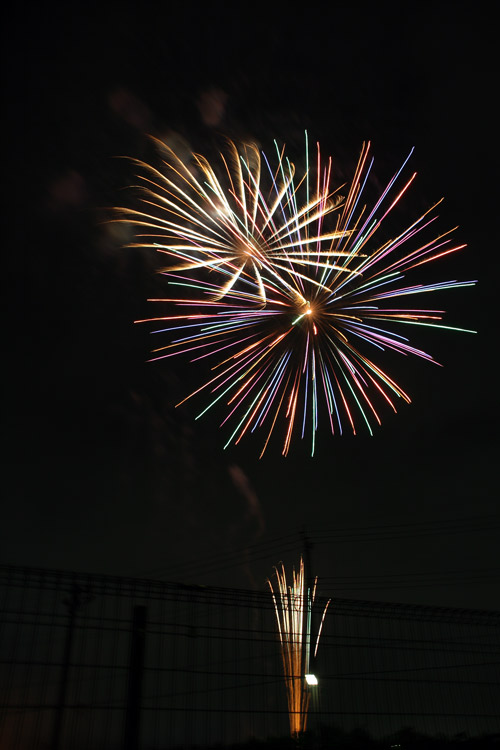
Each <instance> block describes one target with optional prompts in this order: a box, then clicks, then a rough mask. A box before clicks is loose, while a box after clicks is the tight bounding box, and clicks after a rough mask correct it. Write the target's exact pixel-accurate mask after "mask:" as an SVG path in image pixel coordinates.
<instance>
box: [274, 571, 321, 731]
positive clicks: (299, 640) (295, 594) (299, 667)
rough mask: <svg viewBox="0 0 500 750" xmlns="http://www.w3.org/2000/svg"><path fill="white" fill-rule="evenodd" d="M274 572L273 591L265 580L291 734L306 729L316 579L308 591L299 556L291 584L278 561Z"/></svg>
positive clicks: (315, 648)
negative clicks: (273, 619) (277, 641)
mask: <svg viewBox="0 0 500 750" xmlns="http://www.w3.org/2000/svg"><path fill="white" fill-rule="evenodd" d="M275 572H276V578H277V579H278V585H277V592H276V593H275V591H274V589H273V585H272V583H271V581H270V580H269V579H268V584H269V587H270V589H271V594H272V597H273V602H274V608H275V612H276V621H277V624H278V634H279V639H280V645H281V658H282V661H283V673H284V677H285V686H286V693H287V700H288V717H289V721H290V733H291V735H292V737H293V736H297V735H298V734H299V733H300V732H305V731H306V728H307V712H308V709H309V701H310V697H311V693H310V688H309V685H308V684H307V683H306V675H308V674H309V662H310V653H311V620H312V606H313V604H314V599H315V595H316V583H317V580H318V579H317V578H315V579H314V584H313V587H312V590H311V589H310V588H309V587H308V586H307V585H306V580H305V571H304V561H303V559H302V557H301V558H300V567H299V571H298V573H296V572H295V569H294V570H293V573H292V579H293V585H292V586H288V585H287V580H286V573H285V567H284V565H283V564H281V572H280V571H279V570H278V568H275ZM330 601H331V600H330V599H329V600H328V601H327V603H326V605H325V609H324V610H323V614H322V617H321V622H320V626H319V629H318V635H317V637H316V643H315V647H314V652H313V658H314V657H315V656H316V653H317V651H318V645H319V639H320V636H321V631H322V628H323V622H324V620H325V615H326V611H327V609H328V605H329V604H330Z"/></svg>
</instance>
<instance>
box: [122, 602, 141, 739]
mask: <svg viewBox="0 0 500 750" xmlns="http://www.w3.org/2000/svg"><path fill="white" fill-rule="evenodd" d="M145 640H146V607H145V606H142V605H138V606H135V607H134V610H133V619H132V634H131V639H130V661H129V673H128V693H127V709H126V714H125V742H124V745H123V746H124V750H139V731H140V713H141V695H142V677H143V671H144V647H145Z"/></svg>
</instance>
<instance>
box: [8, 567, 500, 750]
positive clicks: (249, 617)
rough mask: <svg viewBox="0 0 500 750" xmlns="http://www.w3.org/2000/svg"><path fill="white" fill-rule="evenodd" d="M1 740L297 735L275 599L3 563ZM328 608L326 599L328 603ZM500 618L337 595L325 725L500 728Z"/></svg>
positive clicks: (176, 741)
mask: <svg viewBox="0 0 500 750" xmlns="http://www.w3.org/2000/svg"><path fill="white" fill-rule="evenodd" d="M0 607H1V615H0V617H1V619H0V711H1V714H0V747H1V748H2V749H3V748H9V750H10V748H12V749H13V750H14V749H15V750H28V749H29V750H34V749H35V748H50V750H83V748H89V749H91V750H99V749H100V748H103V749H104V748H106V750H112V749H113V748H120V749H122V748H124V749H125V750H166V749H167V748H177V747H179V748H180V747H183V748H186V747H193V746H198V747H208V746H210V745H215V744H217V743H219V744H222V745H228V746H234V745H235V744H237V743H244V742H246V741H248V740H249V739H250V738H251V737H254V738H259V739H261V740H264V739H267V738H270V737H280V736H282V737H285V736H286V735H287V733H288V726H289V725H288V714H287V703H286V694H285V689H284V678H283V674H282V666H281V657H280V650H279V643H278V639H277V634H276V626H275V615H274V608H273V603H272V599H271V596H270V593H269V592H267V591H265V592H249V591H241V590H230V589H222V588H213V587H211V588H205V587H197V586H183V585H180V584H172V583H164V582H161V581H146V580H139V579H130V578H118V577H111V576H97V575H83V574H75V573H67V572H60V571H50V570H35V569H28V568H19V567H0ZM319 607H320V609H321V602H319ZM499 635H500V613H496V612H478V611H471V610H451V609H437V608H431V607H411V606H407V605H394V604H382V603H374V602H363V601H355V600H348V599H334V601H333V602H332V604H331V605H330V609H329V612H328V615H327V619H326V621H325V625H324V629H323V633H322V640H321V643H320V648H319V653H318V658H317V660H316V663H315V664H314V670H315V673H316V674H317V676H318V679H319V684H318V686H315V687H314V688H311V690H312V692H311V703H310V710H309V727H310V730H311V733H313V734H314V733H317V734H319V733H320V731H325V728H328V727H338V728H341V729H342V730H343V731H350V730H353V729H355V728H356V727H363V728H364V729H365V730H366V731H367V732H370V733H371V734H372V735H373V736H375V737H381V736H383V735H390V734H391V733H392V732H395V731H397V730H398V729H400V728H401V727H413V728H414V729H415V730H416V731H419V732H424V733H428V734H433V735H435V734H438V733H444V734H446V735H449V736H453V735H456V734H459V733H466V734H468V735H470V736H480V735H483V734H493V733H495V732H498V733H500V718H499V710H498V707H499V706H500V681H499V678H498V675H499V674H500V637H499Z"/></svg>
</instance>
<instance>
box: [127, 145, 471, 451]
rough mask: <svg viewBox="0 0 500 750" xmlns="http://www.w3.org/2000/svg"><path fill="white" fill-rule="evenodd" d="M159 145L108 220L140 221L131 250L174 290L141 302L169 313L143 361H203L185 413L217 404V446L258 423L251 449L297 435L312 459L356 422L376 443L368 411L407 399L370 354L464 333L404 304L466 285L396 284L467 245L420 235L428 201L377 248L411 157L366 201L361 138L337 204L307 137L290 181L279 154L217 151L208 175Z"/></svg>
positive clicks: (412, 350)
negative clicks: (162, 257) (205, 368)
mask: <svg viewBox="0 0 500 750" xmlns="http://www.w3.org/2000/svg"><path fill="white" fill-rule="evenodd" d="M161 148H162V153H163V154H164V155H166V156H165V161H164V165H163V168H164V172H165V174H164V173H162V172H160V171H159V170H157V169H155V168H153V167H149V166H148V165H143V164H142V165H141V168H142V169H143V170H145V176H143V200H144V204H145V205H146V206H148V208H147V210H141V209H120V211H121V217H120V219H118V220H121V221H127V222H130V223H132V224H134V225H136V226H137V228H138V232H140V233H141V236H138V237H137V239H138V240H139V241H138V242H134V243H133V246H138V247H154V248H156V249H157V250H159V251H160V252H161V253H163V254H166V255H167V256H169V257H170V258H171V260H172V265H171V266H170V267H169V268H167V269H165V271H164V272H165V275H166V279H167V283H168V285H169V287H170V288H171V289H172V293H171V295H169V296H167V297H165V298H161V299H155V300H152V301H154V302H155V303H157V304H162V305H164V306H166V312H167V313H168V314H167V315H165V316H156V317H152V318H149V319H148V322H154V323H156V324H158V328H157V330H156V331H153V333H155V334H160V333H161V334H168V337H169V341H168V343H167V344H165V345H161V346H158V347H156V348H154V349H153V352H152V357H151V359H152V360H160V359H163V358H168V357H171V356H177V355H181V354H184V355H186V356H189V357H190V359H191V360H192V361H194V360H199V359H206V358H209V359H210V360H211V361H212V376H211V377H209V379H208V380H207V381H206V382H204V383H202V384H201V385H200V387H199V388H197V389H196V390H195V391H194V393H192V394H190V395H188V396H187V398H191V396H194V395H195V394H200V393H202V392H205V393H206V394H208V399H207V400H208V403H207V405H206V406H205V407H204V408H203V410H202V411H201V413H200V414H199V415H198V417H200V416H201V415H202V414H205V413H206V412H207V411H208V410H209V409H211V408H212V407H213V406H214V405H215V404H220V403H221V402H223V403H224V402H225V403H226V405H227V406H228V407H229V410H228V411H227V412H226V415H225V417H224V419H223V422H222V424H224V425H227V426H228V429H229V435H230V436H229V439H228V440H227V442H226V444H225V447H227V446H228V445H229V444H230V443H231V442H233V441H234V442H235V443H238V442H239V441H240V440H241V439H242V437H243V436H244V435H246V434H248V433H253V432H255V431H256V430H260V429H263V430H267V434H265V436H264V447H263V450H262V453H261V455H262V454H263V453H264V451H265V450H266V448H267V446H268V444H269V441H270V439H271V435H272V434H273V432H274V431H275V430H276V426H277V425H278V424H279V423H280V422H282V423H284V427H285V429H284V439H283V449H282V453H283V455H286V454H287V453H288V452H289V449H290V446H291V443H292V439H293V435H294V434H295V431H296V430H297V431H298V432H299V434H300V436H301V438H304V437H306V436H309V437H310V441H311V454H314V450H315V445H316V432H317V430H318V429H319V426H320V424H321V423H322V421H325V422H326V423H327V424H329V426H330V430H331V432H332V433H333V434H336V433H338V434H342V433H343V432H344V427H345V423H346V422H347V423H348V424H349V426H350V428H351V430H352V432H353V433H354V434H356V431H357V428H356V425H357V424H358V423H364V425H365V426H366V429H367V430H368V432H369V433H370V434H373V427H372V426H373V424H380V423H381V416H380V414H379V410H380V406H379V403H380V404H385V405H388V406H389V407H390V408H391V409H392V410H393V411H396V408H397V407H396V404H397V401H398V400H401V401H403V402H407V403H409V402H410V397H409V395H408V394H407V393H405V391H404V390H403V388H402V387H401V386H400V385H398V384H397V383H396V381H395V380H394V379H393V378H392V377H390V376H389V374H388V373H387V372H385V370H384V369H383V368H382V367H381V366H380V364H379V362H378V360H377V361H375V357H377V354H378V355H380V356H381V355H383V353H384V352H386V351H393V352H397V353H399V354H402V355H404V356H409V355H410V356H415V357H418V358H421V359H424V360H427V361H429V362H435V360H434V359H433V357H432V356H431V355H430V354H428V353H426V352H425V351H423V350H422V349H420V348H418V347H415V346H413V345H412V344H411V343H410V340H409V339H408V337H407V336H405V335H404V334H405V328H406V330H411V329H409V328H408V326H420V327H423V328H425V327H429V328H442V329H447V330H451V331H466V330H467V329H462V328H458V327H454V326H448V325H445V324H443V323H441V322H440V321H442V320H443V316H444V311H443V310H436V309H426V308H423V307H422V308H417V307H415V306H411V307H404V306H403V304H404V303H403V304H402V300H403V299H404V300H408V299H411V298H413V297H414V296H415V295H421V294H425V293H433V292H443V291H445V290H451V289H459V288H462V287H467V286H472V285H473V284H475V281H458V280H454V279H452V280H449V281H439V282H437V283H408V282H407V281H406V275H407V274H408V273H409V272H414V270H415V269H416V268H418V267H420V266H422V265H423V264H428V263H431V262H433V261H437V260H439V259H442V258H444V257H445V256H448V255H450V254H453V253H455V252H458V251H460V250H461V249H463V247H465V246H464V245H463V244H457V243H454V242H453V241H452V232H453V231H454V230H450V231H445V232H440V233H438V234H436V235H434V236H432V235H431V238H430V239H429V237H428V235H427V233H428V232H429V231H431V232H434V231H435V230H434V225H435V222H436V221H437V218H438V217H437V215H435V214H434V213H433V212H434V211H435V210H436V208H437V206H438V205H439V204H440V203H441V201H439V203H436V204H435V205H434V206H432V207H431V208H430V209H428V210H426V211H424V212H423V213H422V214H421V215H420V216H418V217H417V219H415V220H413V221H412V222H411V224H410V225H409V226H406V227H404V228H403V229H402V230H399V231H397V232H396V234H395V236H394V237H393V239H388V240H387V239H383V240H382V241H380V242H378V241H377V237H378V236H379V235H380V231H381V227H385V226H387V224H388V221H389V218H391V221H394V220H395V213H394V211H395V208H396V206H398V204H399V202H400V201H401V199H402V198H403V197H404V196H405V195H406V193H407V191H408V190H409V188H410V186H411V185H412V184H413V183H414V180H415V174H412V175H411V176H410V177H409V178H405V177H404V170H405V168H406V166H407V162H408V160H409V159H410V157H411V152H410V154H409V155H408V157H407V158H406V159H405V161H404V163H403V165H402V166H401V167H400V168H399V169H398V170H397V171H396V172H395V174H394V175H393V177H392V178H391V179H390V180H389V182H388V183H387V186H386V187H385V189H384V190H383V191H382V192H381V194H380V196H379V197H378V198H377V199H376V201H375V203H374V205H373V206H371V207H368V206H367V205H365V204H364V203H363V200H364V198H363V191H364V190H365V189H366V186H367V181H368V175H369V174H370V172H371V170H372V168H373V158H371V156H370V144H369V143H367V144H364V145H363V148H362V151H361V154H360V157H359V161H358V164H357V167H356V169H355V172H354V176H353V179H352V182H351V183H350V185H349V186H347V187H346V189H345V193H346V195H345V197H344V198H341V197H340V193H339V190H335V189H334V188H333V187H332V180H333V177H332V175H333V168H332V163H331V160H328V161H327V163H326V164H323V162H322V158H321V154H320V149H319V146H318V147H317V152H316V159H315V160H313V159H311V160H309V154H308V145H307V139H306V155H307V158H306V169H305V172H304V173H303V174H302V175H301V176H299V177H297V176H296V170H295V167H294V165H293V164H291V163H290V162H289V160H288V159H287V157H286V156H285V150H284V147H282V148H281V149H280V148H279V147H278V145H276V154H277V163H276V164H275V165H274V166H273V165H272V161H271V160H270V159H268V158H267V157H266V155H265V154H262V155H261V154H260V153H259V150H258V149H257V147H255V146H245V147H242V148H241V149H237V147H236V146H235V145H234V144H232V143H229V144H228V156H227V157H226V156H225V155H224V154H222V155H221V161H222V165H223V167H222V175H221V176H220V177H219V176H218V175H217V174H216V171H215V168H214V167H212V166H211V165H210V164H209V163H208V161H207V160H206V159H205V158H204V157H201V156H198V155H193V156H192V163H189V164H187V163H184V162H183V161H182V160H181V159H180V158H179V157H177V156H176V155H175V154H174V152H173V151H171V150H170V149H169V148H168V147H166V146H164V145H163V144H161ZM400 181H401V184H400ZM142 233H143V234H142ZM377 233H378V234H377ZM175 289H180V290H181V291H179V294H178V295H177V294H176V293H175ZM393 304H394V306H392V305H393ZM138 322H146V321H138ZM162 324H163V325H162ZM468 332H472V331H468ZM436 364H438V363H436ZM185 400H186V399H184V401H185ZM320 402H323V407H324V408H323V409H322V408H321V404H320ZM181 403H183V402H181ZM324 411H326V415H327V418H326V419H325V420H324V416H325V415H324V414H323V412H324ZM230 422H232V426H230V424H229V423H230Z"/></svg>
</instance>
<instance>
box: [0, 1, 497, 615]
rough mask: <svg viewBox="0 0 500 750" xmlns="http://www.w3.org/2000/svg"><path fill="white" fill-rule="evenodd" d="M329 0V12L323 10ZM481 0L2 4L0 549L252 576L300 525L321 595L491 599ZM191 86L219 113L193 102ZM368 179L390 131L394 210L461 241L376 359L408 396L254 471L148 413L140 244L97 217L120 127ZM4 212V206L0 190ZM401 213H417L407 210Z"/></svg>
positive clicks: (164, 393) (124, 149)
mask: <svg viewBox="0 0 500 750" xmlns="http://www.w3.org/2000/svg"><path fill="white" fill-rule="evenodd" d="M346 5H348V7H346ZM492 12H493V11H492V10H491V6H490V4H489V3H481V2H479V3H474V4H470V3H462V2H451V3H446V2H435V3H432V4H427V3H425V4H422V3H406V4H393V3H384V2H382V3H377V4H373V3H357V2H353V3H349V4H346V3H334V2H333V3H328V4H327V6H325V7H323V5H322V4H312V5H311V4H309V5H306V6H304V7H302V8H301V9H300V10H298V11H297V10H294V11H292V10H291V6H287V5H285V4H277V3H269V4H268V5H267V7H266V8H265V12H264V10H256V9H255V8H254V7H253V6H252V5H248V6H243V5H242V6H239V5H238V4H230V3H189V2H186V3H184V4H179V6H178V7H176V6H175V5H174V4H171V3H163V4H160V3H143V4H133V5H129V4H127V3H121V4H119V5H118V4H116V5H115V4H104V6H103V7H101V8H99V10H97V9H94V6H92V5H90V6H88V5H85V4H82V5H79V4H75V5H73V4H71V5H70V4H68V5H66V6H65V8H64V9H61V8H60V7H59V6H55V5H52V4H51V3H47V4H42V5H40V6H38V5H35V4H33V5H31V4H27V5H23V7H22V8H21V9H18V10H17V11H15V12H14V11H10V14H9V16H8V19H7V21H8V22H7V23H6V24H5V28H4V31H3V35H4V37H5V38H4V42H3V55H4V63H3V71H4V97H3V98H4V102H5V104H6V109H7V115H6V119H7V123H8V125H9V130H8V135H7V137H4V138H5V139H4V152H5V153H4V164H5V165H6V167H5V169H4V181H7V175H9V177H8V182H7V184H5V187H6V194H7V195H8V198H9V199H10V200H8V202H7V203H6V205H7V206H8V210H7V212H6V214H5V216H4V237H3V240H4V241H3V248H4V250H3V256H4V268H5V270H6V273H5V276H4V278H5V279H6V281H7V283H6V300H7V311H6V315H4V321H5V323H6V325H5V327H4V336H3V350H4V363H5V364H4V368H3V369H4V375H5V386H4V388H3V397H4V407H3V414H4V419H3V424H4V428H5V429H4V437H5V445H4V449H3V452H2V458H3V468H2V474H3V477H4V481H3V484H4V487H5V490H6V491H5V493H4V498H3V500H2V505H1V515H0V562H4V563H12V564H21V565H34V566H40V567H52V568H64V569H73V570H80V571H89V572H100V573H116V574H124V575H144V576H147V575H159V576H161V577H163V578H166V579H170V580H186V581H195V582H200V583H206V584H209V583H210V584H217V585H221V586H239V587H244V588H247V587H256V588H262V586H263V585H264V581H265V578H266V577H267V576H268V575H270V574H271V572H272V565H273V564H275V563H278V562H279V561H280V560H283V561H284V562H285V563H286V564H287V566H288V565H290V566H291V565H292V564H293V563H295V562H296V561H297V560H298V556H299V554H300V551H301V544H302V542H301V532H302V531H303V530H305V532H306V535H307V538H308V539H309V540H310V542H311V543H312V545H313V546H312V549H311V557H312V561H313V567H314V572H315V573H317V574H318V575H319V577H320V581H321V582H323V591H324V592H325V593H327V592H328V593H330V592H332V593H333V594H334V595H335V593H337V595H339V596H348V597H349V596H350V597H353V598H373V599H379V600H386V601H402V602H403V601H405V602H420V603H424V604H425V603H427V604H435V605H446V606H458V607H479V608H486V609H487V608H491V609H495V608H498V607H499V606H500V595H499V591H500V586H499V585H498V583H499V580H500V576H499V573H500V565H499V559H498V551H497V548H498V545H499V531H498V530H499V519H500V514H499V513H498V506H497V504H498V499H497V495H498V490H497V466H498V458H497V453H498V441H497V416H498V398H497V393H496V383H497V380H498V377H497V372H498V368H497V367H496V365H495V362H496V349H497V341H498V335H497V325H496V323H497V320H496V315H497V311H496V299H497V289H496V279H497V278H498V275H497V271H498V262H497V255H498V248H497V241H496V239H495V237H496V236H497V234H498V232H497V229H496V213H497V210H498V201H497V195H498V194H497V190H496V184H497V174H498V159H497V154H496V142H495V137H496V131H497V119H498V115H497V112H496V109H497V108H496V96H495V89H496V85H497V80H496V75H495V64H496V55H495V47H496V44H497V40H496V39H495V37H494V33H493V28H494V25H495V24H494V21H493V18H492V17H491V16H492ZM214 102H215V103H218V104H220V105H221V106H220V108H219V109H217V108H214ZM305 129H308V131H309V132H310V133H311V134H312V136H313V137H314V138H317V139H318V140H319V141H320V142H321V144H322V148H323V151H324V152H325V153H331V154H332V155H333V156H334V157H335V158H336V159H338V161H339V163H344V164H345V165H346V169H349V168H350V167H351V165H352V163H353V162H354V161H355V160H356V158H357V155H358V152H359V149H360V147H361V143H362V141H363V140H365V139H370V140H371V141H372V143H373V152H374V154H375V157H376V165H377V166H378V168H379V169H380V170H381V172H382V173H383V175H384V176H387V175H389V172H390V171H391V170H392V171H394V168H395V167H397V166H399V164H400V163H401V162H402V160H403V159H404V157H405V156H406V154H407V153H408V151H409V149H410V148H411V146H415V148H416V150H415V155H414V159H413V163H414V167H415V169H417V171H418V173H419V177H418V180H417V184H416V187H415V188H414V189H413V190H414V197H413V198H412V200H414V201H415V205H416V206H417V207H420V206H424V205H425V206H427V205H430V204H431V203H432V202H434V201H436V200H438V199H439V198H441V197H442V196H443V195H444V196H445V198H446V200H445V203H444V205H443V207H442V210H440V215H441V217H442V218H441V224H440V225H441V227H443V225H444V226H445V228H448V227H451V226H455V225H459V229H458V230H457V237H459V238H460V239H461V240H463V241H464V242H466V243H467V244H468V248H467V249H466V250H465V251H464V252H463V253H462V254H461V255H460V256H456V257H454V258H452V259H450V260H448V261H446V263H443V264H442V265H440V266H439V267H436V268H435V271H434V273H435V274H436V278H438V279H449V278H457V279H478V280H479V283H478V285H477V287H475V288H474V289H464V290H458V291H455V292H449V293H448V294H447V295H446V296H445V298H444V300H443V302H442V304H444V306H445V307H446V309H447V310H449V316H448V318H447V321H449V322H450V324H452V325H453V324H455V325H458V326H463V327H465V328H472V329H476V330H478V334H477V335H475V336H471V335H466V334H455V333H450V332H441V333H440V334H439V335H434V334H430V335H428V336H423V335H422V337H421V338H420V339H418V337H417V339H416V340H418V342H419V343H422V345H423V346H424V348H426V349H427V350H428V351H430V352H431V353H432V354H433V355H434V356H435V357H436V358H437V359H438V360H439V361H440V362H442V363H443V364H444V367H443V368H437V367H433V366H431V365H429V364H426V363H422V362H420V361H413V362H411V361H406V360H405V361H400V360H401V359H402V358H400V359H399V360H398V359H396V360H394V362H393V361H392V360H391V368H392V369H391V372H392V373H393V375H394V376H395V377H396V379H398V380H399V381H400V382H401V383H402V385H403V387H405V389H406V390H408V391H409V392H410V395H411V396H412V398H413V403H412V405H411V406H409V407H406V408H402V409H401V411H400V413H399V414H398V415H397V416H392V415H391V414H389V413H388V412H386V415H385V416H386V421H385V423H383V426H382V427H381V428H380V429H379V430H377V431H376V433H375V436H374V437H372V438H369V437H367V436H366V437H365V436H358V437H356V438H354V437H342V438H337V437H336V438H331V437H330V436H329V435H328V434H326V433H325V434H324V435H323V438H324V439H323V440H322V441H321V442H320V448H319V450H318V453H317V455H316V456H315V458H313V459H311V458H310V457H309V454H308V450H307V447H305V446H302V445H301V444H300V443H299V444H298V445H297V446H296V447H295V448H294V450H293V451H292V454H291V455H290V456H289V457H288V458H287V459H284V458H282V457H281V456H280V455H279V453H278V452H277V451H274V452H273V453H269V454H266V456H265V457H264V458H263V459H262V460H261V461H259V460H258V458H257V456H258V446H257V445H256V444H253V443H252V441H249V442H247V443H245V444H244V445H243V444H242V445H241V446H236V447H234V448H230V449H228V450H227V451H223V450H222V446H223V443H224V440H223V434H222V433H221V432H220V431H219V430H218V427H217V424H218V422H217V419H216V416H217V415H215V417H214V418H211V417H210V418H207V419H206V420H204V421H203V420H202V421H199V422H198V421H197V422H195V421H194V417H195V416H196V413H197V412H196V411H195V409H194V408H193V409H191V407H190V406H189V405H186V406H185V407H183V408H182V409H174V408H173V407H174V404H175V403H176V402H177V401H178V400H179V398H178V397H179V395H183V394H184V393H185V388H186V381H188V384H189V383H194V382H195V379H196V374H195V373H193V372H191V370H190V369H188V370H186V367H185V365H184V364H183V363H182V362H180V361H172V360H171V361H169V363H168V364H156V365H152V364H147V363H146V359H147V357H148V353H149V346H150V340H149V337H148V334H147V331H146V330H144V329H141V328H140V327H138V326H134V323H133V321H134V320H135V319H137V318H140V317H145V316H147V315H148V314H149V313H150V310H149V308H148V306H147V303H146V298H147V297H148V296H149V295H150V294H151V290H152V289H155V288H156V286H155V285H156V284H157V283H158V281H157V277H156V276H155V274H154V273H153V269H154V259H152V258H151V257H150V256H149V255H148V253H142V252H139V251H137V252H131V251H130V250H124V249H123V248H121V247H120V240H121V238H120V236H118V235H116V233H115V234H114V233H113V232H112V231H111V230H110V228H109V226H106V225H105V224H103V223H102V222H103V219H105V218H106V217H107V215H108V213H107V209H108V207H110V206H113V205H116V204H118V203H121V202H122V200H123V189H124V188H125V187H126V186H127V184H129V182H130V180H131V177H132V172H131V168H130V166H129V165H128V162H126V161H124V160H118V159H116V158H115V157H117V156H132V157H139V158H141V157H145V156H147V155H148V146H147V139H146V133H148V132H150V133H154V134H155V135H158V136H160V137H161V136H163V135H165V136H167V135H168V136H172V134H176V136H179V137H182V138H183V139H184V140H185V141H186V142H187V143H188V144H189V146H190V147H192V148H193V149H196V150H199V151H201V152H202V153H211V152H212V151H213V149H214V144H215V143H216V142H217V139H218V138H219V137H220V136H221V135H229V136H231V137H233V138H236V139H238V138H248V137H253V138H256V139H257V140H258V141H259V142H260V143H261V144H266V143H267V144H269V145H270V146H272V141H273V139H274V138H275V137H276V138H279V139H281V140H283V141H286V142H287V144H289V147H290V148H291V149H292V150H293V148H294V147H296V148H298V149H300V148H301V147H302V144H303V132H304V130H305ZM11 203H12V208H11V207H10V204H11ZM417 210H418V208H417Z"/></svg>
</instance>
